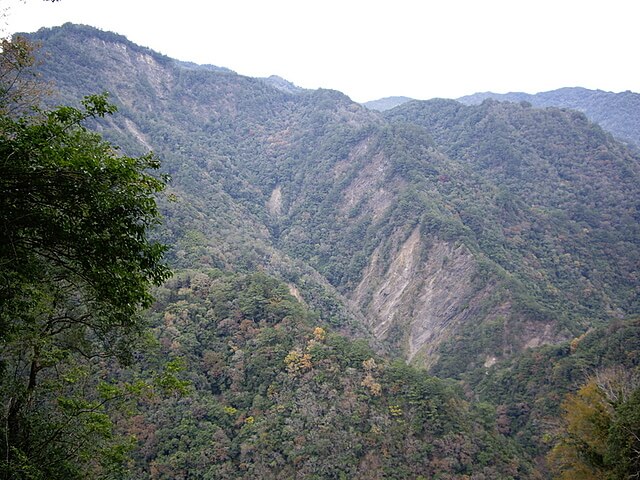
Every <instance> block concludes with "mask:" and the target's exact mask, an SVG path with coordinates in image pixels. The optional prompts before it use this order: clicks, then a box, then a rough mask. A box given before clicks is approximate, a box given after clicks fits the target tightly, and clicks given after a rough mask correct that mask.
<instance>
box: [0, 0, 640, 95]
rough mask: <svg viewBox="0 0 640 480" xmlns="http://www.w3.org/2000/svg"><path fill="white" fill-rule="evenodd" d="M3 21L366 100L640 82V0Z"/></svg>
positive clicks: (209, 7) (283, 5)
mask: <svg viewBox="0 0 640 480" xmlns="http://www.w3.org/2000/svg"><path fill="white" fill-rule="evenodd" d="M0 6H1V7H0V8H4V9H6V10H5V17H6V18H5V22H4V23H5V25H4V29H5V33H14V32H32V31H36V30H38V29H39V28H40V27H45V26H47V27H49V26H56V25H62V24H63V23H65V22H74V23H81V24H85V25H92V26H94V27H98V28H100V29H102V30H109V31H113V32H116V33H119V34H122V35H125V36H126V37H127V38H128V39H129V40H131V41H133V42H135V43H138V44H140V45H143V46H145V47H149V48H151V49H153V50H156V51H159V52H161V53H164V54H166V55H168V56H170V57H173V58H177V59H180V60H188V61H193V62H197V63H210V64H213V65H218V66H222V67H227V68H230V69H232V70H234V71H236V72H238V73H240V74H243V75H249V76H254V77H257V76H269V75H272V74H275V75H279V76H281V77H284V78H286V79H287V80H289V81H291V82H293V83H295V84H296V85H299V86H301V87H305V88H318V87H323V88H333V89H336V90H340V91H342V92H344V93H345V94H347V95H349V96H350V97H351V98H352V99H353V100H356V101H359V102H362V101H367V100H373V99H377V98H381V97H386V96H392V95H404V96H408V97H412V98H418V99H429V98H433V97H446V98H456V97H459V96H462V95H466V94H470V93H474V92H478V91H487V90H491V91H494V92H501V93H503V92H508V91H525V92H529V93H536V92H540V91H546V90H552V89H555V88H560V87H574V86H582V87H586V88H592V89H596V88H599V89H602V90H608V91H615V92H618V91H623V90H632V91H635V92H640V61H639V58H638V57H639V47H640V1H638V0H606V1H604V0H603V1H592V0H581V1H578V0H535V1H530V0H422V1H420V0H387V1H378V0H362V1H361V0H323V1H316V0H201V1H199V0H179V1H175V0H174V1H164V0H60V1H59V2H56V3H50V2H44V1H42V0H0Z"/></svg>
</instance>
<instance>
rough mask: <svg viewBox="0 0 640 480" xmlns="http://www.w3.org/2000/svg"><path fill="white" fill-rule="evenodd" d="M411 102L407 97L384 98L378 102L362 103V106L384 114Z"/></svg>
mask: <svg viewBox="0 0 640 480" xmlns="http://www.w3.org/2000/svg"><path fill="white" fill-rule="evenodd" d="M411 100H413V99H412V98H409V97H385V98H380V99H379V100H371V101H370V102H364V103H363V105H364V106H365V107H367V108H368V109H369V110H377V111H379V112H384V111H385V110H391V109H392V108H394V107H397V106H398V105H402V104H403V103H407V102H410V101H411Z"/></svg>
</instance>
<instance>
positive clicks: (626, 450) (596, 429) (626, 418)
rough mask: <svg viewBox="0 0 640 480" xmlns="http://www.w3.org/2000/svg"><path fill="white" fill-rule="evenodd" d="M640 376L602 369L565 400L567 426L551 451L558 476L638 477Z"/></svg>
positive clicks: (639, 457) (630, 372) (553, 465)
mask: <svg viewBox="0 0 640 480" xmlns="http://www.w3.org/2000/svg"><path fill="white" fill-rule="evenodd" d="M639 407H640V377H639V376H638V373H637V371H636V372H632V371H628V370H624V369H619V368H618V369H609V370H606V371H599V372H597V373H596V374H595V375H594V376H593V377H592V378H590V379H589V380H588V381H587V382H586V383H585V384H584V385H583V386H582V387H580V389H579V390H578V391H577V392H576V393H575V394H570V395H568V396H567V397H566V399H565V401H564V403H563V410H564V415H563V420H564V429H563V430H562V432H561V434H560V439H559V440H558V442H557V443H556V445H555V447H554V448H553V449H552V450H551V452H550V453H549V461H550V463H551V465H552V468H553V470H554V471H555V472H557V474H558V476H557V478H559V479H585V480H587V479H612V480H614V479H616V480H618V479H619V480H623V479H629V478H634V477H636V476H637V475H638V472H640V453H639V452H640V414H639V412H640V408H639Z"/></svg>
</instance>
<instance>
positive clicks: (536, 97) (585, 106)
mask: <svg viewBox="0 0 640 480" xmlns="http://www.w3.org/2000/svg"><path fill="white" fill-rule="evenodd" d="M488 98H491V99H494V100H500V101H509V102H529V103H530V104H531V105H533V106H534V107H559V108H570V109H572V110H578V111H580V112H583V113H584V114H585V115H586V116H587V117H588V118H589V119H590V120H591V121H593V122H596V123H598V124H599V125H600V126H602V128H604V129H605V130H608V131H610V132H611V133H613V134H614V135H615V136H616V137H618V138H620V139H622V140H626V141H628V142H632V143H633V144H635V145H636V146H640V93H634V92H631V91H625V92H620V93H613V92H605V91H603V90H588V89H586V88H581V87H573V88H571V87H567V88H560V89H557V90H551V91H549V92H541V93H536V94H529V93H522V92H511V93H504V94H499V93H493V92H484V93H474V94H473V95H467V96H464V97H460V98H458V101H459V102H461V103H464V104H466V105H477V104H479V103H481V102H482V101H484V100H486V99H488Z"/></svg>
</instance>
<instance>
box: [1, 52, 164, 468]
mask: <svg viewBox="0 0 640 480" xmlns="http://www.w3.org/2000/svg"><path fill="white" fill-rule="evenodd" d="M29 55H30V48H29V46H28V44H25V43H23V41H22V40H18V41H17V42H16V43H15V44H13V43H11V44H10V43H6V42H5V44H3V52H2V57H3V59H2V62H0V64H2V65H3V68H4V67H6V65H9V71H8V73H7V71H3V76H2V78H1V80H2V82H10V83H11V84H13V85H20V82H19V81H17V80H16V78H20V75H21V74H22V73H23V72H22V68H23V67H26V66H28V65H29V61H28V58H29ZM6 56H9V57H10V58H6ZM15 58H18V60H15ZM14 60H15V61H14ZM11 68H13V69H14V70H15V71H11ZM6 85H7V84H6V83H3V86H2V88H1V91H2V93H3V95H4V96H3V102H6V103H4V104H3V108H2V109H0V113H1V115H0V159H1V160H0V162H1V163H0V268H1V269H0V352H1V353H0V393H1V397H0V398H1V399H2V426H1V427H0V430H1V431H2V437H3V439H4V440H3V442H2V444H1V446H0V453H1V458H2V460H0V472H1V474H2V478H25V479H26V478H33V479H35V478H86V476H87V475H89V472H94V474H97V473H95V472H99V471H101V468H102V467H103V466H104V465H102V466H101V465H100V462H101V461H103V460H104V461H105V462H107V463H111V464H112V465H111V466H110V467H105V470H103V472H108V471H109V470H112V467H113V465H116V464H118V463H121V462H122V459H123V454H124V452H125V451H126V450H127V448H128V447H127V446H126V443H127V442H125V444H120V443H119V442H120V440H119V439H117V438H115V437H114V435H113V432H112V426H111V420H110V416H109V415H108V412H109V410H108V409H109V405H113V404H115V403H117V402H115V400H116V397H118V395H115V396H114V394H113V392H111V393H109V392H107V391H106V390H105V389H104V388H101V387H100V385H101V382H100V380H99V378H100V376H101V375H106V371H107V370H106V365H105V363H104V362H105V360H104V359H105V358H108V357H111V356H113V357H117V358H119V359H121V360H127V359H128V358H129V357H130V355H131V354H132V349H133V345H134V344H135V343H136V342H137V341H138V339H139V337H140V336H141V334H142V333H143V331H144V326H145V323H144V321H143V320H142V317H141V316H140V311H141V309H142V308H144V307H148V306H149V305H150V303H151V300H152V296H151V293H150V287H151V285H152V284H154V283H155V284H158V283H160V282H162V281H163V280H165V279H166V278H167V276H168V268H167V266H166V265H165V264H164V263H163V260H162V255H163V252H164V247H163V246H161V245H160V244H157V243H154V242H152V241H150V240H149V239H148V235H149V232H150V230H151V229H152V228H153V227H154V226H155V225H156V224H157V223H158V220H159V213H158V210H157V207H156V204H155V200H154V195H155V194H156V193H158V192H159V191H161V190H162V189H163V188H164V181H163V180H160V179H158V178H156V177H154V176H152V175H150V174H149V173H147V172H146V170H147V169H156V168H158V162H157V160H155V159H154V158H153V157H152V156H150V155H148V156H143V157H139V158H133V157H126V156H121V155H118V154H117V153H116V151H115V148H114V147H113V146H112V145H111V144H109V143H107V142H105V141H104V140H102V139H101V137H100V136H99V135H97V134H95V133H91V132H90V131H88V130H87V129H86V127H84V126H83V123H84V122H86V121H87V120H89V119H93V118H98V117H103V116H105V115H107V114H110V113H113V112H114V111H115V108H114V107H113V106H112V105H111V104H109V103H108V102H107V100H106V96H104V95H98V96H91V97H87V98H86V99H85V100H84V101H83V102H82V104H83V108H82V109H77V108H73V107H67V106H63V107H58V108H55V109H52V110H39V109H35V108H34V110H33V112H32V114H31V115H22V116H16V115H17V112H18V111H17V110H15V109H13V108H12V105H14V104H15V105H19V102H21V101H29V100H33V98H31V97H30V92H29V90H28V89H24V88H22V87H20V90H19V93H15V92H14V91H13V90H11V88H8V87H6ZM20 111H22V110H20ZM109 460H111V461H109ZM114 471H115V470H114Z"/></svg>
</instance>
